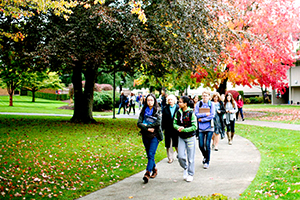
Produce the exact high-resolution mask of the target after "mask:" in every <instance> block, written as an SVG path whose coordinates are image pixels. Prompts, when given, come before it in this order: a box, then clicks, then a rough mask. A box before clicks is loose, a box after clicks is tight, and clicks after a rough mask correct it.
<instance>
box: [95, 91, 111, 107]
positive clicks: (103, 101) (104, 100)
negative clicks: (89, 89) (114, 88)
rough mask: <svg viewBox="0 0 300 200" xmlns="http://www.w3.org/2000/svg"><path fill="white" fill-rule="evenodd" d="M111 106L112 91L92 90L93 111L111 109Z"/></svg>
mask: <svg viewBox="0 0 300 200" xmlns="http://www.w3.org/2000/svg"><path fill="white" fill-rule="evenodd" d="M112 108H113V96H112V92H106V91H102V92H94V101H93V111H101V110H111V109H112Z"/></svg>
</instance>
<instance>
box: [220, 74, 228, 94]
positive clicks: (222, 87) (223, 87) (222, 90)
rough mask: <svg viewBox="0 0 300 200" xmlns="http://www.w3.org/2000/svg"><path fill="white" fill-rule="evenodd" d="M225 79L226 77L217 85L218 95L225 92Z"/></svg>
mask: <svg viewBox="0 0 300 200" xmlns="http://www.w3.org/2000/svg"><path fill="white" fill-rule="evenodd" d="M227 81H228V78H226V79H224V80H223V82H222V83H221V84H220V85H219V88H218V89H217V92H219V94H220V95H221V94H225V93H226V90H227Z"/></svg>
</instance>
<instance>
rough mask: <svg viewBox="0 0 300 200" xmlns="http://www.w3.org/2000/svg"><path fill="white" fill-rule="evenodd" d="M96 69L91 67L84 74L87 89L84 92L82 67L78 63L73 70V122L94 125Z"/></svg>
mask: <svg viewBox="0 0 300 200" xmlns="http://www.w3.org/2000/svg"><path fill="white" fill-rule="evenodd" d="M96 69H97V68H96V67H92V66H90V67H89V68H88V69H87V70H86V71H85V73H84V76H85V79H86V81H85V87H84V92H83V91H82V78H81V73H82V65H81V64H79V63H77V64H76V66H75V68H74V69H73V76H72V82H73V87H74V114H73V117H72V119H71V121H72V122H83V123H93V122H96V121H95V119H94V118H93V112H92V109H93V96H94V85H95V81H96V77H97V71H96Z"/></svg>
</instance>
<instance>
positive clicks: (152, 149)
mask: <svg viewBox="0 0 300 200" xmlns="http://www.w3.org/2000/svg"><path fill="white" fill-rule="evenodd" d="M143 143H144V146H145V149H146V153H147V158H148V164H147V167H146V170H147V171H149V172H152V170H153V169H155V167H156V165H155V160H154V156H155V153H156V149H157V146H158V143H159V142H158V140H157V138H156V137H154V138H152V139H149V138H146V137H143Z"/></svg>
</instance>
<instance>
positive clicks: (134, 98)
mask: <svg viewBox="0 0 300 200" xmlns="http://www.w3.org/2000/svg"><path fill="white" fill-rule="evenodd" d="M135 100H136V97H135V95H134V93H133V92H131V94H130V98H129V111H128V115H129V114H130V111H131V108H132V110H133V115H135Z"/></svg>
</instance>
